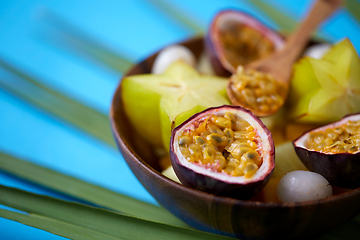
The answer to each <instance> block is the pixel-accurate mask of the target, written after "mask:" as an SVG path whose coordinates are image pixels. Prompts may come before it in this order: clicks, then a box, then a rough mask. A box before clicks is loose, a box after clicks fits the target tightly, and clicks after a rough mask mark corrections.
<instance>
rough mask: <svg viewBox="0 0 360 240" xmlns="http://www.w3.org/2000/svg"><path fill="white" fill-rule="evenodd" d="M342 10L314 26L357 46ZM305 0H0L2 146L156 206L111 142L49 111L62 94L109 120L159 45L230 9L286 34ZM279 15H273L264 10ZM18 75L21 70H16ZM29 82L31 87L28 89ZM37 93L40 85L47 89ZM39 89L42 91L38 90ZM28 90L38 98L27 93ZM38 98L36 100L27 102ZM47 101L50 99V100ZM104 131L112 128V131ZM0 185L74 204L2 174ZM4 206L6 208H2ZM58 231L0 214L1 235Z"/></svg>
mask: <svg viewBox="0 0 360 240" xmlns="http://www.w3.org/2000/svg"><path fill="white" fill-rule="evenodd" d="M347 2H348V3H351V4H353V5H352V6H355V7H357V8H352V9H350V8H345V7H344V8H342V9H340V10H339V11H337V13H336V14H335V15H334V16H332V17H331V18H330V19H328V20H327V21H326V22H325V23H324V24H323V25H321V27H320V29H319V30H318V31H317V33H316V34H317V36H320V37H322V38H324V39H325V40H327V41H330V42H335V41H338V40H340V39H342V38H344V37H348V38H349V39H350V40H351V41H352V43H353V44H354V46H355V48H356V49H357V50H358V51H359V50H360V25H359V24H360V23H359V20H360V19H359V16H360V12H357V14H356V12H354V9H355V10H356V9H357V10H359V9H360V1H358V0H352V1H347ZM311 3H312V1H310V0H306V1H304V0H296V1H286V0H270V1H264V0H261V1H260V0H257V1H246V0H223V1H217V0H198V1H194V0H132V1H127V0H120V1H119V0H103V1H95V0H87V1H73V0H62V1H56V0H27V1H24V0H0V152H2V153H4V154H7V155H10V156H13V157H16V158H17V159H21V160H24V161H27V162H30V163H33V164H35V165H37V166H41V167H44V168H46V169H50V170H53V171H56V172H58V173H60V174H63V175H66V176H71V177H74V178H77V179H80V180H82V181H84V182H87V183H90V184H93V185H97V186H101V187H103V188H105V189H109V190H111V191H114V192H117V193H121V194H124V195H127V196H130V197H132V198H134V199H138V200H141V201H145V202H148V203H151V204H154V205H157V203H156V201H155V200H154V198H153V197H152V196H151V195H150V194H149V193H148V192H147V191H146V190H145V189H144V188H143V187H142V185H141V184H140V183H139V182H138V180H137V179H136V178H135V176H134V175H133V174H132V172H131V171H130V169H129V168H128V166H127V165H126V163H125V161H124V159H123V157H122V156H121V154H120V153H119V151H118V150H117V148H116V147H114V143H113V142H112V140H109V141H105V140H104V139H101V138H99V137H96V136H94V135H93V134H89V133H88V132H87V131H85V130H84V129H82V128H81V127H79V126H77V125H76V124H74V123H73V122H71V121H69V119H66V118H64V117H62V116H59V115H58V114H57V113H56V112H53V111H51V110H49V109H48V108H47V106H50V107H51V106H53V107H54V108H56V102H54V103H53V102H51V101H50V100H49V101H48V102H47V104H45V107H44V105H42V104H39V103H37V102H36V99H42V100H41V101H43V100H45V101H46V99H52V98H51V96H50V97H49V96H46V94H50V95H51V94H54V93H58V94H60V96H61V98H66V99H70V100H71V101H75V102H77V103H80V104H81V105H82V106H84V107H86V108H88V109H91V110H92V111H93V110H95V112H96V114H98V115H102V116H108V113H109V108H110V103H111V99H112V96H113V93H114V91H115V89H116V87H117V85H118V84H119V81H120V79H121V76H122V74H123V73H124V71H126V69H128V68H129V66H131V64H134V63H136V62H138V61H140V60H142V59H144V58H146V57H147V56H149V55H150V54H152V53H154V52H155V51H157V50H159V49H160V48H162V47H164V46H166V45H169V44H172V43H176V42H179V41H182V40H185V39H187V38H191V37H193V36H197V35H201V34H203V33H204V32H206V30H207V27H208V26H209V23H210V21H211V19H212V17H213V16H214V15H215V14H216V12H218V11H219V10H222V9H226V8H235V9H241V10H244V11H246V12H248V13H250V14H252V15H254V16H256V17H257V18H259V19H261V20H262V21H263V22H265V23H266V24H267V25H269V26H270V27H272V28H274V29H277V30H281V31H287V30H289V27H292V26H295V25H294V24H296V22H298V21H299V20H300V19H301V18H302V17H303V16H304V14H305V12H306V10H307V9H308V8H309V6H310V5H311ZM264 4H265V5H268V6H270V7H271V8H272V9H275V10H276V11H278V12H280V13H281V15H279V16H278V17H280V18H281V17H283V19H290V20H291V21H286V20H283V21H279V20H278V19H275V18H274V16H271V13H270V12H269V11H266V9H265V10H264V9H263V7H264ZM20 72H21V74H19V73H20ZM34 86H35V87H34ZM39 89H46V91H45V92H46V94H45V95H44V93H43V92H41V91H40V90H39ZM39 91H40V92H39ZM34 96H41V97H40V98H36V97H35V98H34ZM34 99H35V100H34ZM51 104H53V105H51ZM109 128H110V127H109ZM0 184H1V185H5V186H11V187H15V188H19V189H24V190H26V191H30V192H34V193H40V194H45V195H50V196H54V197H56V198H60V199H65V200H71V201H81V199H75V198H73V197H72V196H68V195H66V194H63V193H61V192H58V191H54V190H52V189H49V188H47V187H44V186H42V185H41V184H36V183H34V182H31V181H27V180H24V179H23V178H20V177H19V176H17V175H14V174H12V173H9V172H8V171H5V170H2V168H1V165H0ZM1 208H6V209H8V208H7V207H6V206H1ZM61 238H62V237H59V236H56V235H53V234H50V233H47V232H45V231H42V230H39V229H36V228H32V227H28V226H26V225H23V224H20V223H17V222H14V221H10V220H7V219H4V218H0V239H61Z"/></svg>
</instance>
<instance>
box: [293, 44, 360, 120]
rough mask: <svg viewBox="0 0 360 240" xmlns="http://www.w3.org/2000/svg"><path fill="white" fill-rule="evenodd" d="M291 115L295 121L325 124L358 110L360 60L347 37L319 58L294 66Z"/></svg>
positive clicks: (304, 59) (305, 60)
mask: <svg viewBox="0 0 360 240" xmlns="http://www.w3.org/2000/svg"><path fill="white" fill-rule="evenodd" d="M289 97H290V109H291V110H290V111H291V112H290V115H291V117H292V118H294V119H295V120H296V121H298V122H303V123H328V122H333V121H337V120H339V119H340V118H342V117H343V116H345V115H347V114H350V113H355V112H359V111H360V60H359V56H358V55H357V53H356V50H355V49H354V47H353V46H352V44H351V42H350V41H349V40H348V39H345V40H343V41H342V42H340V43H338V44H336V45H334V46H333V47H332V48H331V49H330V50H329V52H328V53H327V54H325V56H324V57H323V58H322V59H319V60H318V59H313V58H309V57H304V58H302V59H301V60H300V61H298V62H297V63H296V64H295V65H294V72H293V79H292V84H291V92H290V94H289Z"/></svg>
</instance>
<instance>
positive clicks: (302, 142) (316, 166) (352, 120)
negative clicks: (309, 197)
mask: <svg viewBox="0 0 360 240" xmlns="http://www.w3.org/2000/svg"><path fill="white" fill-rule="evenodd" d="M293 144H294V146H295V151H296V153H297V155H298V156H299V158H300V160H301V161H302V162H303V163H304V165H305V166H306V167H307V168H308V169H309V170H310V171H314V172H317V173H319V174H321V175H323V176H324V177H325V178H326V179H327V180H328V181H329V182H330V183H331V184H333V185H335V186H338V187H343V188H357V187H360V113H358V114H353V115H349V116H346V117H344V118H342V119H341V120H340V121H337V122H334V123H331V124H328V125H325V126H322V127H319V128H316V129H314V130H311V131H309V132H307V133H305V134H304V135H302V136H301V137H299V138H298V139H297V140H295V141H294V142H293Z"/></svg>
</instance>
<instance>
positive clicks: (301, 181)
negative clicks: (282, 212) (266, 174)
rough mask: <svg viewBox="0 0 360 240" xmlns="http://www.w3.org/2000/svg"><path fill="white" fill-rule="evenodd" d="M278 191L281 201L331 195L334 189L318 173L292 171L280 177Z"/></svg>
mask: <svg viewBox="0 0 360 240" xmlns="http://www.w3.org/2000/svg"><path fill="white" fill-rule="evenodd" d="M276 193H277V196H278V198H279V200H280V201H281V202H304V201H311V200H318V199H322V198H326V197H330V196H332V194H333V190H332V187H331V185H330V183H329V182H328V181H327V180H326V179H325V178H324V177H323V176H321V175H320V174H318V173H315V172H309V171H292V172H289V173H287V174H285V175H284V176H283V177H282V178H281V179H280V182H279V184H278V186H277V191H276Z"/></svg>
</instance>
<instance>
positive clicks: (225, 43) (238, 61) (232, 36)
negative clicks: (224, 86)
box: [205, 10, 284, 76]
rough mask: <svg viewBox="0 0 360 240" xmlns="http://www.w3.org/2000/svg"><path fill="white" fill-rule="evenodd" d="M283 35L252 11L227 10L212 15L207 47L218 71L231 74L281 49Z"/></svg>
mask: <svg viewBox="0 0 360 240" xmlns="http://www.w3.org/2000/svg"><path fill="white" fill-rule="evenodd" d="M283 44H284V41H283V39H282V38H281V37H280V36H279V35H278V34H277V33H275V32H274V31H272V30H271V29H269V28H268V27H266V26H265V25H263V24H262V23H260V22H259V21H258V20H256V19H255V18H252V17H251V16H250V15H248V14H245V13H243V12H241V11H235V10H225V11H221V12H219V13H218V14H217V15H216V16H215V17H214V19H213V21H212V23H211V25H210V28H209V31H208V33H207V35H206V37H205V47H206V50H207V53H208V55H209V57H210V61H211V64H212V66H213V68H214V71H215V73H216V74H217V75H220V76H230V75H231V74H232V73H235V72H236V69H237V67H238V66H239V65H246V64H248V63H250V62H252V61H255V60H258V59H260V58H264V57H266V56H268V55H270V54H271V53H272V52H273V51H276V50H278V49H280V48H281V47H282V46H283Z"/></svg>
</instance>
